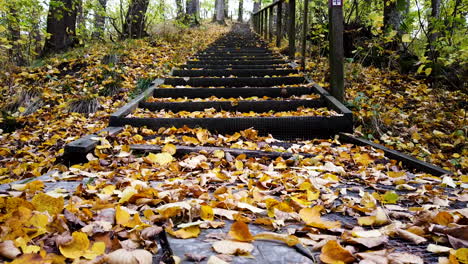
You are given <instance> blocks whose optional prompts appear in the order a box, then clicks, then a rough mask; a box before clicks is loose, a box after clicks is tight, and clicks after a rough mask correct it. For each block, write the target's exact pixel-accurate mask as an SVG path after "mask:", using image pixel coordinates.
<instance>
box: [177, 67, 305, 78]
mask: <svg viewBox="0 0 468 264" xmlns="http://www.w3.org/2000/svg"><path fill="white" fill-rule="evenodd" d="M292 73H298V71H297V70H293V69H286V70H268V69H232V70H173V71H172V74H173V76H181V77H182V76H183V77H202V76H204V77H213V76H218V77H222V76H226V77H229V76H231V75H234V76H237V77H251V76H257V77H264V76H267V75H268V76H274V75H275V76H280V75H288V74H292Z"/></svg>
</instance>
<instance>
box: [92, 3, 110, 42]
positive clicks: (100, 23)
mask: <svg viewBox="0 0 468 264" xmlns="http://www.w3.org/2000/svg"><path fill="white" fill-rule="evenodd" d="M98 2H99V5H98V7H97V8H96V10H94V31H93V38H94V39H102V38H103V36H104V26H105V24H106V17H105V13H106V6H107V0H98Z"/></svg>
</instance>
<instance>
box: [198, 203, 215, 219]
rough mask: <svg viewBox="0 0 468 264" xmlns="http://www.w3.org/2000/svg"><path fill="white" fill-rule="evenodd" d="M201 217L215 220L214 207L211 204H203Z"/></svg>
mask: <svg viewBox="0 0 468 264" xmlns="http://www.w3.org/2000/svg"><path fill="white" fill-rule="evenodd" d="M200 217H201V219H203V220H205V221H213V220H214V212H213V208H212V207H211V206H209V205H202V206H201V211H200Z"/></svg>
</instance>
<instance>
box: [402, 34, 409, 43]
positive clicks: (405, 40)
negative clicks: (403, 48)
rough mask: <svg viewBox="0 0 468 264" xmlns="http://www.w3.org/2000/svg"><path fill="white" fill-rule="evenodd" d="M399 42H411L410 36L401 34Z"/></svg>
mask: <svg viewBox="0 0 468 264" xmlns="http://www.w3.org/2000/svg"><path fill="white" fill-rule="evenodd" d="M401 41H402V42H405V43H408V42H411V36H410V35H409V34H403V36H401Z"/></svg>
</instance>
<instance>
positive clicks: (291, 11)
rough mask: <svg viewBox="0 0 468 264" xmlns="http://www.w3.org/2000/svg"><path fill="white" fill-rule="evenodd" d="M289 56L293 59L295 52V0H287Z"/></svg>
mask: <svg viewBox="0 0 468 264" xmlns="http://www.w3.org/2000/svg"><path fill="white" fill-rule="evenodd" d="M288 11H289V19H288V23H289V27H288V28H289V32H288V33H289V58H290V59H291V60H294V56H295V53H296V0H289V10H288Z"/></svg>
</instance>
